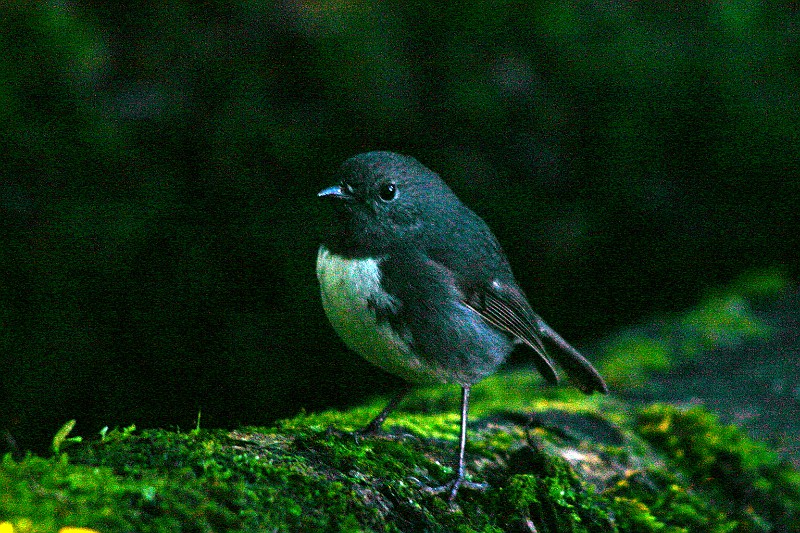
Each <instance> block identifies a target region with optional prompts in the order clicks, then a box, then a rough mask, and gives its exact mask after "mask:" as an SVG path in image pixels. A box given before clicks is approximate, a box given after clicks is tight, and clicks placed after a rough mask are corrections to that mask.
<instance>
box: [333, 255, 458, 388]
mask: <svg viewBox="0 0 800 533" xmlns="http://www.w3.org/2000/svg"><path fill="white" fill-rule="evenodd" d="M380 262H381V259H375V258H367V259H347V258H345V257H342V256H340V255H336V254H333V253H331V252H330V251H329V250H328V249H327V248H325V246H320V247H319V252H318V253H317V279H318V280H319V285H320V291H321V294H322V307H323V308H324V309H325V314H326V315H327V316H328V320H330V322H331V325H332V326H333V329H335V330H336V332H337V333H338V334H339V336H340V337H341V338H342V340H343V341H344V342H345V344H346V345H347V346H348V348H350V349H351V350H353V351H354V352H356V353H357V354H359V355H361V356H362V357H363V358H364V359H366V360H367V361H369V362H371V363H373V364H375V365H377V366H379V367H381V368H383V369H384V370H386V371H387V372H390V373H392V374H395V375H397V376H399V377H401V378H403V379H405V380H407V381H410V382H412V383H438V382H442V381H445V380H446V379H445V378H444V376H443V374H442V372H441V369H437V368H434V367H432V366H430V365H428V364H427V363H425V362H423V361H422V360H421V359H420V358H419V357H418V356H417V355H416V354H414V352H413V351H412V350H411V348H410V347H409V345H408V343H407V342H405V341H404V340H403V339H402V338H401V337H400V336H399V335H398V334H397V333H396V332H395V331H394V330H393V329H392V327H391V326H390V325H389V324H388V323H379V322H378V321H377V320H376V314H375V310H374V308H373V307H372V306H371V305H370V302H377V303H378V304H391V303H392V301H393V297H392V296H391V295H389V294H388V293H386V291H384V290H383V288H382V287H381V271H380V268H379V265H380ZM437 370H438V371H437Z"/></svg>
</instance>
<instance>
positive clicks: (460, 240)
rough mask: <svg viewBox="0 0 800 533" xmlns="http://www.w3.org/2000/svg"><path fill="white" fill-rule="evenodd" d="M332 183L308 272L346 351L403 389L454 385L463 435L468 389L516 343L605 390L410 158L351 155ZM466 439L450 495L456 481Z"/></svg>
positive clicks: (491, 243)
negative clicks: (329, 207) (327, 220)
mask: <svg viewBox="0 0 800 533" xmlns="http://www.w3.org/2000/svg"><path fill="white" fill-rule="evenodd" d="M337 180H338V181H337V183H336V184H335V185H333V186H332V187H329V188H327V189H324V190H323V191H321V192H320V193H319V195H320V196H321V197H324V198H328V199H330V200H331V201H332V203H333V208H334V211H335V213H334V217H333V219H332V221H331V225H330V228H329V229H328V233H327V236H326V238H325V240H324V241H323V244H322V246H320V251H319V254H318V257H317V276H318V278H319V280H320V286H321V291H322V302H323V307H324V308H325V312H326V314H327V315H328V318H329V319H330V321H331V324H332V325H333V326H334V328H335V329H336V331H337V332H338V333H339V335H340V336H341V337H342V339H343V340H344V341H345V343H346V344H347V345H348V346H349V347H350V348H351V349H353V350H354V351H356V352H358V353H359V354H361V355H362V356H364V357H365V358H366V359H367V360H369V361H371V362H373V363H375V364H376V365H378V366H380V367H382V368H384V369H385V370H387V371H389V372H392V373H394V374H397V375H399V376H401V377H403V378H404V379H406V380H407V381H409V382H411V383H429V382H444V383H458V384H459V385H461V387H462V389H463V390H464V396H463V401H464V402H465V404H464V406H463V409H462V415H463V417H462V433H463V432H464V431H465V425H464V424H465V423H466V402H467V401H468V398H469V389H470V387H471V386H472V385H473V384H475V383H477V382H479V381H480V380H481V379H483V378H485V377H487V376H488V375H490V374H492V373H494V372H495V370H496V369H497V367H498V366H499V365H500V364H501V363H502V362H503V361H504V360H505V359H506V357H507V356H508V354H509V353H510V352H511V351H512V349H513V348H514V346H515V345H516V344H525V345H527V346H528V347H530V348H531V349H532V350H533V352H534V353H535V359H534V361H535V363H536V367H537V369H538V370H539V372H540V373H541V374H542V375H543V376H544V377H545V379H546V380H547V381H549V382H551V383H552V382H556V381H557V380H558V375H557V372H556V367H555V365H554V363H553V360H555V362H556V363H557V364H558V366H560V367H561V368H562V369H563V370H564V371H565V372H566V374H567V376H568V377H569V380H570V381H571V382H572V383H574V384H575V385H576V386H577V387H578V388H579V389H580V390H582V391H583V392H585V393H587V394H589V393H592V392H595V391H598V392H607V390H608V389H607V387H606V384H605V383H604V382H603V379H602V378H601V377H600V375H599V374H598V373H597V371H596V370H595V369H594V367H593V366H592V365H591V363H589V361H587V360H586V359H585V358H584V357H583V356H582V355H581V354H580V353H578V351H577V350H575V349H574V348H573V347H572V346H570V345H569V344H568V343H567V342H566V341H565V340H564V339H563V338H561V337H560V336H559V335H558V334H557V333H556V332H555V331H553V329H552V328H550V327H549V326H548V325H547V324H546V323H545V322H544V321H543V320H542V319H541V318H540V317H539V316H538V315H536V314H535V313H534V312H533V310H532V309H531V307H530V304H529V303H528V299H527V298H526V296H525V294H524V293H523V291H522V289H521V288H520V287H519V285H518V284H517V282H516V280H515V279H514V275H513V274H512V272H511V267H510V266H509V264H508V260H507V259H506V256H505V254H504V253H503V251H502V249H501V247H500V244H499V243H498V242H497V239H496V238H495V236H494V234H493V233H492V232H491V230H490V229H489V227H488V226H487V225H486V223H485V222H484V221H483V220H482V219H481V218H480V217H478V215H476V214H475V213H474V212H472V211H471V210H470V209H469V208H468V207H467V206H465V205H464V204H463V203H461V201H460V200H459V199H458V198H457V197H456V195H455V194H454V193H453V191H451V190H450V188H449V187H448V186H447V185H446V184H445V183H444V181H442V180H441V178H440V177H439V176H438V175H437V174H435V173H434V172H432V171H430V170H429V169H428V168H426V167H424V166H423V165H422V164H420V163H419V162H418V161H417V160H416V159H414V158H411V157H407V156H402V155H399V154H395V153H391V152H369V153H366V154H361V155H357V156H355V157H352V158H350V159H348V160H347V161H346V162H345V163H344V164H343V165H342V167H341V168H340V170H339V174H338V176H337ZM545 342H547V343H548V344H550V345H552V346H553V347H554V348H555V349H554V350H552V351H550V352H548V351H547V350H546V347H545ZM551 357H552V359H551ZM385 415H386V412H384V413H382V414H381V415H379V417H378V418H377V419H376V421H375V423H373V424H371V425H370V427H371V428H374V427H377V426H379V425H380V423H381V422H382V421H383V419H384V418H385ZM463 440H464V439H463V438H462V442H461V460H460V462H459V477H458V478H457V480H456V481H455V484H454V486H453V488H452V492H451V497H454V496H455V493H456V491H457V489H458V486H459V485H460V484H461V482H462V481H463V445H464V442H463Z"/></svg>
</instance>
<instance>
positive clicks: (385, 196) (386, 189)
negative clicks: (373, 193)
mask: <svg viewBox="0 0 800 533" xmlns="http://www.w3.org/2000/svg"><path fill="white" fill-rule="evenodd" d="M378 196H380V197H381V200H383V201H384V202H391V201H392V200H394V198H395V196H397V185H395V184H394V183H391V182H390V183H384V184H383V185H381V188H380V189H379V190H378Z"/></svg>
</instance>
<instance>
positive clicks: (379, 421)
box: [358, 383, 411, 436]
mask: <svg viewBox="0 0 800 533" xmlns="http://www.w3.org/2000/svg"><path fill="white" fill-rule="evenodd" d="M409 392H411V385H410V384H408V383H406V384H405V385H403V388H402V389H400V390H399V391H397V393H396V394H395V395H394V396H393V397H392V399H391V400H389V403H388V404H387V405H386V407H384V408H383V411H381V412H380V413H379V414H378V416H376V417H375V418H373V419H372V420H371V421H370V423H369V424H367V425H366V426H364V427H363V428H362V429H360V430H359V431H358V434H359V435H361V436H369V435H376V434H378V433H380V432H381V426H383V422H384V421H385V420H386V418H387V417H388V416H389V414H391V412H392V411H394V410H395V408H396V407H397V406H398V404H399V403H400V402H401V401H403V398H405V397H406V396H407V395H408V393H409Z"/></svg>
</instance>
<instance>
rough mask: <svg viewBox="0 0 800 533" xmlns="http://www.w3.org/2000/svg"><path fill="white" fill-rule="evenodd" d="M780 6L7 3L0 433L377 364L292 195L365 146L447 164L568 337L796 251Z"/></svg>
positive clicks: (359, 383) (233, 409) (309, 216)
mask: <svg viewBox="0 0 800 533" xmlns="http://www.w3.org/2000/svg"><path fill="white" fill-rule="evenodd" d="M797 23H798V10H797V6H796V4H795V3H793V2H773V3H769V4H767V3H762V2H753V1H745V0H738V1H735V2H716V3H708V2H688V3H682V4H674V3H656V2H651V3H623V2H586V1H583V2H569V3H564V2H554V1H549V2H542V1H535V2H528V3H517V2H501V3H496V2H492V3H489V2H470V3H455V4H447V3H437V2H405V3H403V2H392V1H389V2H368V1H367V2H337V1H319V2H314V1H309V2H303V1H298V2H238V3H222V2H203V3H192V2H185V1H179V0H178V1H174V2H169V3H158V2H142V3H138V4H134V5H128V6H126V7H125V8H124V9H120V8H119V7H118V6H116V5H112V4H104V3H102V2H91V1H88V0H87V1H80V2H40V3H35V2H15V1H12V2H5V3H3V4H2V6H0V51H2V54H0V147H2V150H0V242H1V243H2V246H0V367H2V369H3V371H2V377H0V402H2V403H0V428H5V429H6V430H7V433H5V435H6V437H5V440H6V441H7V442H6V444H8V445H9V446H10V447H11V448H14V447H22V448H25V447H28V446H42V447H46V446H47V444H48V442H49V440H48V438H46V435H52V434H53V432H54V431H55V429H57V428H58V427H59V425H60V422H61V421H63V420H65V419H69V418H73V417H78V418H79V419H80V420H81V424H82V427H84V428H91V427H98V428H99V427H101V426H103V425H105V424H112V425H114V424H128V423H130V422H137V423H139V424H140V425H144V426H151V425H168V424H177V425H181V426H183V427H191V425H192V424H193V420H194V419H195V416H196V413H197V411H198V409H200V408H202V409H203V414H204V420H205V421H207V422H208V424H210V425H233V424H236V423H239V422H247V423H254V424H255V423H263V422H265V421H267V420H270V419H273V418H275V417H277V416H284V415H288V414H290V413H293V412H295V411H296V410H297V409H299V408H300V407H301V406H305V407H307V408H310V409H314V408H317V407H320V406H323V405H329V404H331V403H344V402H347V401H350V400H355V399H357V397H358V396H359V395H363V394H366V393H368V392H374V391H376V390H380V389H381V388H383V387H386V386H387V384H388V383H389V380H388V378H386V377H385V376H382V375H380V374H378V373H377V371H374V370H372V369H370V368H369V367H368V366H367V365H366V364H365V363H363V362H361V361H359V360H358V359H357V357H356V356H353V355H351V354H347V353H346V352H345V351H344V349H343V348H342V345H341V344H340V343H339V341H338V340H337V339H336V338H335V336H334V334H333V333H332V331H331V330H330V328H329V327H328V326H327V325H326V323H325V320H324V317H323V316H322V313H321V310H320V307H319V305H318V301H317V292H316V291H317V289H316V282H315V279H314V273H313V261H314V257H315V249H316V244H317V242H318V239H317V235H318V232H319V230H320V229H321V228H320V224H321V216H320V214H319V213H318V205H317V203H316V202H315V198H314V193H315V192H316V191H317V190H319V189H320V188H321V187H322V186H324V185H327V184H328V181H329V178H328V176H329V175H330V174H331V173H332V171H333V170H334V169H335V168H336V166H337V165H338V164H339V163H340V162H341V161H342V160H343V159H344V158H346V157H348V156H350V155H352V154H354V153H357V152H360V151H364V150H368V149H392V150H396V151H400V152H404V153H408V154H411V155H414V156H416V157H417V158H419V159H420V160H421V161H423V162H424V163H425V164H427V165H428V166H430V167H432V168H433V169H434V170H436V171H438V172H440V173H442V174H443V175H444V177H445V178H446V179H447V181H448V182H449V183H450V184H451V185H452V186H453V188H454V189H455V190H456V191H457V193H458V194H459V195H460V196H461V197H462V199H464V200H465V201H466V202H467V203H468V204H469V205H471V206H473V207H474V208H475V209H476V210H477V211H478V212H479V214H481V215H482V216H484V218H486V219H487V221H488V222H489V223H490V225H491V226H492V227H493V228H494V229H495V232H496V233H497V234H498V236H499V238H500V240H501V242H503V243H504V245H505V247H506V249H507V252H508V253H509V255H510V256H511V261H512V264H514V265H515V269H516V274H517V276H518V277H519V278H520V280H521V282H522V284H523V285H524V286H525V287H526V289H527V290H528V292H529V294H530V295H531V300H532V303H533V304H534V307H535V308H536V309H537V310H538V311H539V312H540V313H541V314H543V315H544V316H545V318H549V320H550V321H551V323H553V324H554V326H556V327H557V329H559V330H560V331H562V332H563V333H564V334H565V336H567V337H568V338H570V339H576V340H580V339H581V338H583V339H586V338H588V337H590V336H593V335H599V334H601V333H604V332H607V331H608V330H610V329H611V328H612V327H615V326H618V325H621V324H624V323H627V322H629V321H631V320H635V319H638V318H639V317H641V316H643V315H645V314H649V313H651V312H653V311H663V310H671V309H679V308H682V307H684V306H686V305H688V304H689V303H690V302H694V301H696V298H697V295H698V294H700V293H701V292H702V291H703V290H705V289H706V288H708V287H711V286H715V285H718V284H720V283H722V282H723V281H726V280H728V279H731V278H733V277H735V276H736V275H737V274H738V273H739V272H741V271H742V270H745V269H748V268H752V267H757V266H763V265H774V264H776V263H787V262H788V261H790V260H792V261H793V260H794V259H793V258H794V257H795V255H796V250H797V248H798V244H800V243H799V242H798V232H797V227H798V214H797V209H796V199H797V198H798V193H799V192H800V190H798V189H800V185H799V183H800V182H798V180H797V179H796V178H797V176H798V170H800V169H798V157H797V154H798V153H800V135H798V118H799V116H798V115H800V105H798V100H797V98H798V95H797V87H798V86H800V84H799V83H798V82H799V81H800V71H798V69H797V65H798V64H800V43H798V41H797V39H796V37H795V33H796V28H797ZM791 268H792V269H796V263H792V267H791ZM792 272H795V270H792ZM365 376H366V377H365ZM15 439H16V440H17V441H19V442H17V443H16V444H14V441H15Z"/></svg>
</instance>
